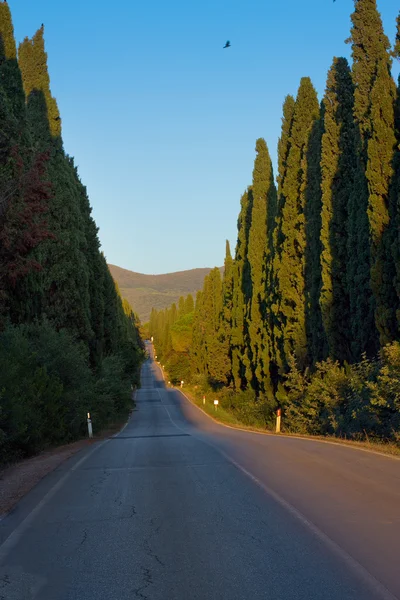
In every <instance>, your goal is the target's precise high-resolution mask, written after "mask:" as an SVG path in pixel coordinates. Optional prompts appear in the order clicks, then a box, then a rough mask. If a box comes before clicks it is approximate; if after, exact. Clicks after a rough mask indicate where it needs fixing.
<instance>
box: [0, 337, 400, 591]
mask: <svg viewBox="0 0 400 600" xmlns="http://www.w3.org/2000/svg"><path fill="white" fill-rule="evenodd" d="M148 350H149V353H150V356H151V358H150V359H149V360H147V361H146V362H145V363H144V365H143V367H142V379H141V380H142V387H141V389H140V390H138V392H137V394H136V407H135V410H134V411H133V413H132V416H131V418H130V420H129V422H128V424H127V425H126V427H125V428H124V429H123V430H122V431H121V432H120V433H119V434H118V435H116V436H114V437H111V438H110V439H107V440H105V441H102V442H98V443H95V444H94V445H92V446H90V447H88V448H85V449H84V450H82V451H80V452H79V453H78V454H77V455H75V456H74V457H72V458H71V459H69V460H68V461H67V462H64V463H63V464H62V465H61V466H60V467H59V468H58V469H56V470H55V471H53V472H52V473H51V474H50V475H48V476H47V477H45V478H44V479H43V480H42V481H41V482H40V483H39V484H38V485H37V486H36V487H35V488H34V489H33V490H32V491H31V492H30V493H29V494H28V495H27V496H25V498H23V500H22V501H20V503H19V504H18V505H17V507H16V508H15V509H14V511H13V512H12V513H10V514H9V515H8V516H7V517H6V518H4V519H3V520H2V521H1V523H0V599H1V600H32V599H35V600H135V599H138V600H139V599H142V600H247V599H249V600H257V599H266V600H313V599H315V600H342V599H343V600H376V599H384V600H393V599H395V598H397V599H399V598H400V461H399V460H398V459H396V458H391V457H386V456H382V455H379V454H374V453H371V452H367V451H363V450H361V449H356V448H354V447H349V446H342V445H338V444H330V443H323V442H318V441H312V440H306V439H294V438H290V437H285V436H273V435H261V434H257V433H252V432H247V431H240V430H234V429H230V428H228V427H224V426H222V425H219V424H217V423H215V422H214V421H213V420H212V419H210V418H209V417H208V416H207V415H205V414H204V413H203V412H202V411H200V410H199V409H198V408H197V407H196V406H194V405H193V404H191V403H190V402H189V401H188V400H187V399H186V398H185V396H184V395H183V394H182V393H181V392H180V391H178V390H175V389H169V388H166V387H165V385H164V381H163V378H162V374H161V371H160V369H159V367H158V366H157V364H156V363H155V362H154V360H153V358H152V349H151V347H150V346H148Z"/></svg>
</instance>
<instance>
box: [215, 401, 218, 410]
mask: <svg viewBox="0 0 400 600" xmlns="http://www.w3.org/2000/svg"><path fill="white" fill-rule="evenodd" d="M218 404H219V402H218V400H214V408H215V410H218Z"/></svg>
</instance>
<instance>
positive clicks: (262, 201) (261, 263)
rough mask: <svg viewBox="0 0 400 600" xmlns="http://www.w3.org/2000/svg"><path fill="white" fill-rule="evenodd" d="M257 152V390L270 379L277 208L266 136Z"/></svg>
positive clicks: (252, 322) (253, 304)
mask: <svg viewBox="0 0 400 600" xmlns="http://www.w3.org/2000/svg"><path fill="white" fill-rule="evenodd" d="M256 152H257V156H256V159H255V163H254V170H253V185H252V196H253V203H252V211H251V225H250V230H249V241H248V261H249V265H250V276H251V290H252V294H251V300H250V303H249V312H248V315H247V319H248V331H249V345H250V355H251V371H252V381H251V383H252V385H253V387H254V388H255V389H256V390H257V391H262V392H264V391H267V390H269V389H270V387H271V382H270V358H271V357H270V353H271V348H270V346H271V335H270V331H269V319H268V318H267V298H266V287H267V273H268V274H269V265H270V261H271V259H272V256H271V246H270V243H271V231H270V229H269V227H271V223H272V221H273V218H271V213H272V215H273V217H274V216H275V211H276V188H275V182H274V177H273V170H272V163H271V159H270V156H269V152H268V148H267V145H266V143H265V141H264V140H263V139H258V140H257V142H256Z"/></svg>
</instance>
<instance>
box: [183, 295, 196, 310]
mask: <svg viewBox="0 0 400 600" xmlns="http://www.w3.org/2000/svg"><path fill="white" fill-rule="evenodd" d="M184 310H185V315H189V314H190V313H192V312H193V311H194V300H193V296H192V294H188V295H187V296H186V298H185V306H184Z"/></svg>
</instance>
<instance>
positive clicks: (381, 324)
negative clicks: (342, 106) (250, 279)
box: [351, 0, 396, 344]
mask: <svg viewBox="0 0 400 600" xmlns="http://www.w3.org/2000/svg"><path fill="white" fill-rule="evenodd" d="M351 19H352V23H353V27H352V29H351V42H352V54H353V81H354V85H355V92H354V97H355V101H354V117H355V120H356V123H357V125H358V127H359V129H360V133H361V140H362V159H363V162H364V166H365V173H366V178H367V182H368V219H369V226H370V239H371V242H370V243H371V287H372V291H373V294H374V301H375V322H376V327H377V329H378V331H379V336H380V342H381V344H385V343H387V342H388V341H390V340H391V339H393V336H394V331H393V323H394V314H393V308H392V306H391V304H392V298H393V281H392V273H393V264H392V262H391V259H390V254H389V255H388V252H387V246H388V243H389V244H390V241H389V242H388V241H387V239H386V232H387V230H388V228H392V227H393V223H390V208H389V189H390V183H391V180H392V177H393V152H394V148H395V143H396V140H395V135H394V103H395V95H396V90H395V84H394V81H393V78H392V76H391V63H392V59H391V55H390V44H389V40H388V38H387V37H386V35H385V34H384V31H383V26H382V20H381V16H380V14H379V12H378V10H377V6H376V0H357V1H356V2H355V10H354V12H353V14H352V16H351ZM388 236H389V238H390V236H391V234H390V232H389V233H388Z"/></svg>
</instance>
